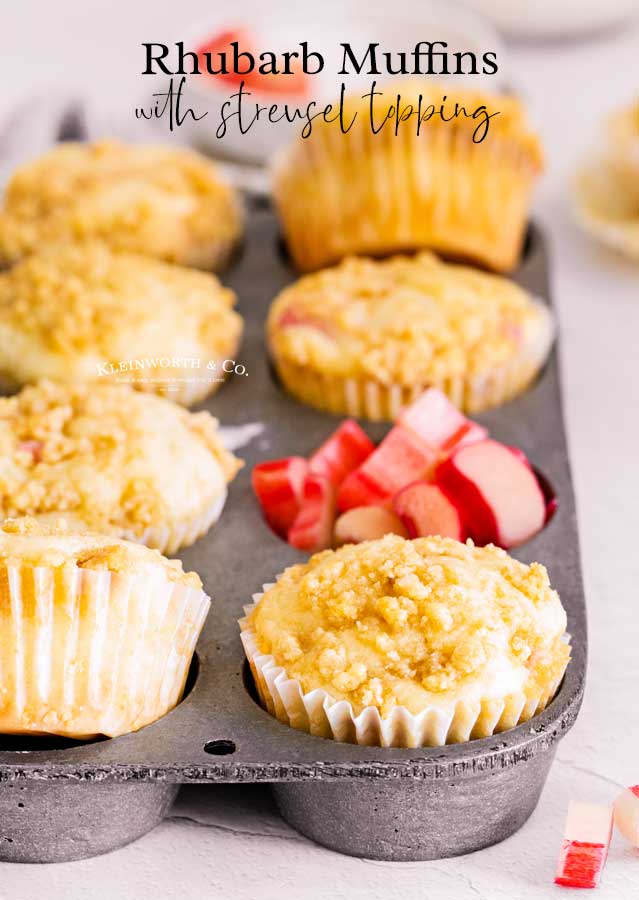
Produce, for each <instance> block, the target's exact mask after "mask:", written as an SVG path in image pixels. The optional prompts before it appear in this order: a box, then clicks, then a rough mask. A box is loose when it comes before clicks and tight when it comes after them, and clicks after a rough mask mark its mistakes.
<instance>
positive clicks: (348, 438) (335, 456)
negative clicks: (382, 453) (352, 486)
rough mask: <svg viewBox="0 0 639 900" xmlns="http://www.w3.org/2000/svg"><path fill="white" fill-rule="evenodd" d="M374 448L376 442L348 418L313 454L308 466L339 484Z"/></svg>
mask: <svg viewBox="0 0 639 900" xmlns="http://www.w3.org/2000/svg"><path fill="white" fill-rule="evenodd" d="M374 449H375V444H374V443H373V442H372V441H371V439H370V438H369V437H368V435H367V434H366V433H365V432H364V431H363V430H362V429H361V428H360V427H359V425H358V424H357V422H355V421H354V420H353V419H347V420H346V421H345V422H342V424H341V425H340V426H339V428H338V429H337V431H334V432H333V434H332V435H331V436H330V437H329V438H328V440H326V441H324V443H323V444H322V446H321V447H320V448H319V450H316V451H315V453H314V454H313V455H312V456H311V458H310V459H309V461H308V468H309V471H310V472H312V473H313V474H314V475H324V476H325V477H326V478H328V479H329V481H332V482H333V484H335V485H339V484H341V483H342V481H344V479H345V478H346V476H347V475H348V474H349V473H350V472H352V471H353V469H357V467H358V466H360V465H361V464H362V463H363V462H364V460H365V459H367V458H368V457H369V456H370V455H371V453H372V452H373V450H374Z"/></svg>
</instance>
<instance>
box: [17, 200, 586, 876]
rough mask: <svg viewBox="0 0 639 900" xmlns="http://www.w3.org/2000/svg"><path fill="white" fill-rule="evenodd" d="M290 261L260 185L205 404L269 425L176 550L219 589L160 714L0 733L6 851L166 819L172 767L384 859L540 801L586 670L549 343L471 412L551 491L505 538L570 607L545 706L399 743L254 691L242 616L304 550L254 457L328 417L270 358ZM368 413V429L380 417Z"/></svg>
mask: <svg viewBox="0 0 639 900" xmlns="http://www.w3.org/2000/svg"><path fill="white" fill-rule="evenodd" d="M515 277H516V279H517V280H518V281H519V282H520V283H521V284H522V285H524V286H525V287H526V288H528V289H530V290H531V291H532V292H534V293H535V294H537V295H540V296H542V297H544V298H548V296H549V294H548V282H547V257H546V253H545V250H544V246H543V241H542V237H541V235H540V233H539V231H538V230H537V229H536V228H535V227H531V229H530V232H529V237H528V242H527V247H526V252H525V255H524V259H523V261H522V265H521V267H520V269H519V271H518V272H517V273H516V276H515ZM294 278H295V273H294V271H293V270H292V268H291V267H290V266H289V264H288V262H287V260H286V256H285V254H284V253H283V251H282V247H281V243H280V238H279V231H278V226H277V222H276V219H275V216H274V214H273V212H272V210H271V209H270V208H269V206H268V204H267V203H265V202H262V203H260V202H254V203H253V204H252V208H251V210H250V214H249V218H248V231H247V235H246V241H245V244H244V247H243V250H242V252H241V253H240V255H239V257H238V258H237V259H236V260H235V261H234V263H233V265H232V266H231V268H230V269H229V271H227V272H226V273H225V275H224V280H225V282H226V283H228V284H229V285H230V286H231V287H233V288H234V289H235V290H236V291H237V293H238V295H239V298H240V302H239V309H240V312H241V313H242V314H243V316H244V317H245V320H246V333H245V337H244V343H243V347H242V349H241V351H240V353H239V355H238V361H239V362H241V363H242V364H243V365H245V366H246V370H247V374H246V375H244V376H242V375H234V376H232V378H231V380H230V381H229V382H228V383H227V384H225V385H224V386H223V387H222V388H221V390H220V391H219V393H218V394H217V395H215V396H214V397H213V398H212V399H211V400H210V401H209V402H208V403H206V404H205V406H206V408H207V409H209V410H210V411H211V412H212V413H213V414H214V415H216V416H218V417H219V418H220V420H221V421H222V422H223V423H224V425H240V424H244V423H248V422H255V421H260V422H263V423H264V425H265V431H264V433H263V434H262V436H261V437H259V438H257V439H255V440H254V441H253V442H252V443H251V444H249V445H248V446H247V447H245V448H243V449H242V450H240V451H239V453H240V455H241V456H242V457H243V458H244V459H245V460H246V466H245V468H244V469H243V470H242V472H241V473H240V475H239V476H238V477H237V479H236V480H235V482H234V483H233V484H232V485H231V489H230V494H229V499H228V502H227V505H226V508H225V510H224V513H223V515H222V518H221V520H220V522H219V523H218V524H217V525H216V526H215V528H214V529H213V530H212V531H211V532H210V533H209V534H208V535H207V536H205V537H204V538H202V539H201V540H200V541H198V542H197V544H196V545H195V546H193V547H191V548H189V549H187V550H186V551H185V552H184V553H182V554H181V558H182V560H183V561H184V565H185V567H186V568H187V569H194V570H195V571H197V572H198V573H199V574H200V576H201V577H202V579H203V581H204V585H205V588H206V590H207V591H208V593H209V594H210V595H211V596H212V598H213V605H212V609H211V612H210V614H209V617H208V620H207V622H206V624H205V627H204V631H203V634H202V637H201V640H200V642H199V645H198V654H197V655H198V659H197V661H196V662H195V664H194V667H193V670H192V673H191V674H192V679H191V680H192V682H193V685H192V687H191V689H190V691H189V692H188V694H187V696H186V697H185V699H184V700H183V701H182V703H181V704H180V705H179V706H178V707H177V708H176V709H174V710H173V711H172V712H171V713H169V714H168V715H167V716H165V717H164V718H162V719H160V720H159V721H157V722H155V723H153V724H152V725H149V726H147V727H146V728H143V729H142V730H141V731H139V732H137V733H135V734H129V735H125V736H123V737H119V738H116V739H113V740H102V741H95V742H91V743H84V744H73V742H70V741H63V740H56V739H51V740H49V739H46V738H42V739H34V738H30V739H24V738H19V737H9V736H0V858H1V859H4V860H16V861H38V862H45V861H57V860H66V859H75V858H80V857H85V856H91V855H95V854H98V853H104V852H106V851H108V850H112V849H114V848H116V847H119V846H122V845H124V844H126V843H128V842H129V841H131V840H134V839H135V838H136V837H139V836H140V835H142V834H144V833H145V832H146V831H148V830H149V829H150V828H152V827H153V826H154V825H155V824H157V823H158V822H159V821H160V819H161V818H162V816H163V815H164V813H165V812H166V810H167V809H168V807H169V806H170V803H171V802H172V800H173V798H174V796H175V794H176V792H177V788H178V785H179V784H181V783H194V782H201V783H210V782H234V783H246V782H269V783H271V784H272V789H273V792H274V794H275V799H276V801H277V803H278V806H279V808H280V810H281V813H282V815H283V817H284V818H285V819H286V820H287V821H288V822H289V823H290V824H291V825H292V826H293V827H294V828H296V829H297V830H298V831H300V832H302V833H303V834H305V835H307V836H308V837H310V838H311V839H312V840H314V841H317V842H318V843H320V844H323V845H325V846H326V847H330V848H333V849H334V850H337V851H339V852H341V853H347V854H352V855H355V856H365V857H370V858H374V859H388V860H417V859H435V858H440V857H445V856H453V855H457V854H461V853H468V852H471V851H473V850H478V849H479V848H481V847H485V846H488V845H490V844H493V843H495V842H497V841H500V840H502V839H503V838H506V837H508V835H510V834H512V833H513V832H514V831H516V830H517V829H518V828H519V827H520V826H521V825H523V823H524V822H525V821H526V819H527V818H528V816H529V815H530V814H531V812H532V811H533V809H534V808H535V805H536V803H537V801H538V798H539V795H540V792H541V790H542V788H543V785H544V782H545V779H546V776H547V774H548V770H549V768H550V765H551V763H552V760H553V757H554V754H555V750H556V747H557V743H558V741H559V740H560V739H561V738H562V737H563V735H564V734H565V733H566V732H567V730H568V729H569V728H570V727H571V725H572V724H573V722H574V721H575V718H576V716H577V713H578V711H579V706H580V704H581V699H582V694H583V688H584V676H585V670H586V613H585V606H584V597H583V589H582V579H581V571H580V562H579V546H578V537H577V525H576V517H575V504H574V497H573V488H572V482H571V476H570V468H569V463H568V456H567V451H566V442H565V435H564V425H563V419H562V409H561V399H560V390H559V381H558V367H557V357H556V354H553V356H552V358H551V360H550V361H549V363H548V365H547V366H546V369H545V371H544V372H543V373H542V375H541V377H540V378H539V380H538V381H537V383H536V384H535V385H534V386H533V387H532V388H531V389H530V390H529V391H528V392H527V393H526V394H524V395H522V396H521V397H519V398H517V399H516V400H515V401H513V402H511V403H509V404H507V405H505V406H502V407H500V408H498V409H494V410H491V411H490V412H487V413H485V414H484V415H481V416H478V417H477V418H478V420H479V421H481V422H482V423H483V424H485V425H487V426H488V427H489V428H490V429H491V432H492V434H493V435H494V436H495V437H496V438H498V439H500V440H502V441H505V442H507V443H511V444H516V445H519V446H521V447H522V448H523V449H524V450H525V451H526V452H527V453H528V455H529V456H530V458H531V459H532V461H533V462H534V464H535V465H536V466H537V467H538V468H539V469H540V470H541V472H542V473H543V474H544V475H545V476H546V478H547V479H548V480H549V482H550V483H551V484H552V485H553V486H554V488H555V490H556V492H557V495H558V498H559V508H558V511H557V513H556V514H555V516H554V518H553V519H552V521H551V522H550V524H549V525H548V526H547V528H546V529H545V530H544V531H543V532H542V533H541V534H539V535H538V536H537V537H536V538H535V539H534V540H533V541H531V542H529V543H528V544H527V545H525V546H524V547H522V548H521V549H520V550H518V551H517V552H516V554H515V555H516V556H517V557H519V558H521V559H523V560H525V561H532V560H540V561H541V562H543V563H545V565H546V566H547V567H548V569H549V571H550V576H551V580H552V582H553V584H554V586H555V587H556V588H557V589H558V590H559V592H560V594H561V597H562V600H563V603H564V606H565V607H566V609H567V612H568V627H569V630H570V632H571V634H572V661H571V662H570V665H569V666H568V670H567V673H566V676H565V678H564V681H563V684H562V686H561V689H560V691H559V693H558V694H557V697H556V698H555V700H554V701H553V702H552V703H551V704H550V706H549V707H548V708H547V709H546V710H545V711H544V712H543V713H542V714H541V715H539V716H536V717H535V718H534V719H533V720H532V721H530V722H528V723H526V724H525V725H520V726H518V727H517V728H514V729H512V730H510V731H507V732H505V733H503V734H499V735H495V736H494V737H490V738H487V739H482V740H477V741H471V742H469V743H464V744H457V745H452V746H448V747H438V748H434V749H419V750H415V749H413V750H403V749H380V748H377V747H359V746H354V745H350V744H340V743H337V742H335V741H330V740H324V739H322V738H317V737H311V736H309V735H307V734H304V733H302V732H299V731H295V730H293V729H292V728H287V727H286V726H284V725H282V724H280V723H279V722H278V721H276V720H275V719H273V718H272V717H271V716H269V715H268V714H267V713H266V712H265V711H264V710H262V709H261V708H260V707H259V705H258V704H257V702H256V701H255V698H254V694H253V691H252V685H251V676H250V672H249V670H248V666H247V665H246V664H245V662H244V655H243V652H242V647H241V644H240V639H239V629H238V626H237V619H238V617H239V616H240V615H241V614H242V607H243V605H244V604H245V603H248V602H250V599H251V595H252V594H253V593H254V592H256V591H259V590H260V588H261V586H262V583H263V582H268V581H271V580H273V578H274V576H275V575H277V574H278V573H279V572H281V571H282V569H284V568H285V567H286V566H287V565H290V564H291V563H294V562H298V561H301V560H303V559H304V556H303V554H301V553H299V552H297V551H296V550H294V549H293V548H291V547H289V546H288V545H287V544H285V543H284V542H283V541H281V540H279V539H278V538H277V537H276V536H274V535H273V534H272V533H271V532H270V531H269V529H268V528H267V526H266V525H265V524H264V522H263V521H262V518H261V515H260V511H259V509H258V505H257V503H256V501H255V499H254V497H253V494H252V490H251V484H250V476H251V469H252V467H253V465H254V464H255V463H256V462H258V461H261V460H264V459H270V458H275V457H280V456H286V455H289V454H302V455H305V454H308V453H309V452H310V451H311V450H312V449H314V448H315V447H317V446H318V445H319V444H320V443H321V442H322V441H323V440H324V439H325V438H326V437H327V436H328V435H329V434H330V433H331V431H332V430H333V429H334V427H335V425H336V422H337V421H338V420H337V419H336V418H333V417H331V416H328V415H325V414H323V413H320V412H316V411H314V410H312V409H310V408H308V407H305V406H302V405H300V404H298V403H297V402H295V401H294V400H292V399H291V398H289V397H288V396H286V395H285V394H284V393H283V392H282V390H281V389H280V387H279V386H278V385H277V384H276V382H275V380H274V378H273V375H272V372H271V370H270V368H269V365H268V361H267V357H266V353H265V345H264V331H263V324H264V319H265V316H266V312H267V309H268V305H269V303H270V301H271V300H272V298H273V297H274V296H275V294H276V293H277V291H278V290H279V289H280V288H281V287H282V286H284V285H285V284H287V283H288V282H290V281H291V280H293V279H294ZM364 427H365V428H366V430H367V431H368V432H369V434H370V435H371V436H372V437H373V438H374V439H379V438H380V437H381V436H382V435H383V434H384V433H385V431H386V428H387V426H384V425H369V424H366V423H364Z"/></svg>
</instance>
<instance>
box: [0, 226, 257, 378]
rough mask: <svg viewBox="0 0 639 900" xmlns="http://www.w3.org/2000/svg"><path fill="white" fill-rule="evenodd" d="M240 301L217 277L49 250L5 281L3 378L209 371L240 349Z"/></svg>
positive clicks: (85, 249)
mask: <svg viewBox="0 0 639 900" xmlns="http://www.w3.org/2000/svg"><path fill="white" fill-rule="evenodd" d="M235 300H236V297H235V294H234V293H233V291H231V290H229V289H228V288H225V287H223V286H222V285H221V284H220V282H219V281H218V279H217V278H216V277H215V275H211V274H209V273H205V272H199V271H196V270H195V269H186V268H182V267H180V266H174V265H170V264H169V263H163V262H160V261H158V260H153V259H149V258H147V257H144V256H140V255H138V254H132V253H125V252H117V251H114V250H112V249H110V248H109V247H108V246H106V245H105V244H102V243H101V242H98V241H88V242H83V243H79V244H67V245H52V246H48V247H46V248H44V249H42V250H40V251H39V252H37V253H34V254H33V255H32V256H30V257H28V258H26V259H25V260H23V261H22V262H20V263H18V264H17V265H16V266H14V268H12V269H10V270H8V271H7V272H3V273H0V370H1V371H4V372H5V373H8V374H9V375H12V376H13V377H15V378H16V380H18V381H31V380H35V379H36V378H38V377H55V378H56V379H57V380H68V381H72V380H74V379H76V378H77V379H82V380H97V379H98V378H99V377H100V372H101V371H102V370H101V369H100V366H104V365H106V364H109V363H111V364H118V363H119V362H120V361H121V360H130V359H132V358H139V357H144V356H148V357H153V358H158V357H168V358H171V357H178V358H187V357H197V358H199V359H201V361H202V366H203V367H205V366H206V364H207V362H208V359H209V357H210V358H215V357H216V354H220V353H224V352H226V350H227V348H228V346H229V341H237V340H239V336H240V334H241V331H242V319H241V317H240V316H239V315H238V313H236V312H235V311H234V310H233V305H234V304H235ZM133 374H134V376H135V373H133ZM143 374H145V373H143ZM146 374H148V373H146Z"/></svg>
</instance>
